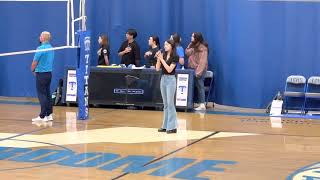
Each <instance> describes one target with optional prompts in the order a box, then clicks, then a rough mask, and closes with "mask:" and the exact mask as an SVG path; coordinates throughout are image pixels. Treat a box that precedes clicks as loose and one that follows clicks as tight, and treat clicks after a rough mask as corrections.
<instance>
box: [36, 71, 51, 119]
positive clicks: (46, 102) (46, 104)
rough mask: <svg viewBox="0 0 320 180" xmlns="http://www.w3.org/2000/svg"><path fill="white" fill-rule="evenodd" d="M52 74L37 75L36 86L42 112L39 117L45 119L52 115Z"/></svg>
mask: <svg viewBox="0 0 320 180" xmlns="http://www.w3.org/2000/svg"><path fill="white" fill-rule="evenodd" d="M51 77H52V75H51V72H45V73H36V86H37V94H38V98H39V102H40V105H41V112H40V114H39V116H40V117H41V118H44V117H45V116H49V115H50V114H51V113H52V102H51V93H50V83H51Z"/></svg>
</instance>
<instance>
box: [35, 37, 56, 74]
mask: <svg viewBox="0 0 320 180" xmlns="http://www.w3.org/2000/svg"><path fill="white" fill-rule="evenodd" d="M48 48H52V46H51V44H50V43H49V42H45V43H42V44H41V46H39V47H38V48H37V50H40V49H48ZM53 59H54V51H42V52H36V54H35V55H34V58H33V60H34V61H38V65H37V67H36V69H35V72H51V71H52V65H53Z"/></svg>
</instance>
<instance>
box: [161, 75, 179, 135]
mask: <svg viewBox="0 0 320 180" xmlns="http://www.w3.org/2000/svg"><path fill="white" fill-rule="evenodd" d="M176 87H177V80H176V76H175V75H162V76H161V81H160V90H161V95H162V100H163V106H164V107H163V111H164V117H163V124H162V128H163V129H166V130H167V131H168V130H172V129H176V128H177V112H176V106H175V104H174V97H175V96H174V95H175V93H176Z"/></svg>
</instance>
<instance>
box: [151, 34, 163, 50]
mask: <svg viewBox="0 0 320 180" xmlns="http://www.w3.org/2000/svg"><path fill="white" fill-rule="evenodd" d="M151 38H152V40H153V41H154V42H155V43H156V45H157V46H158V48H159V49H160V48H161V46H160V40H159V37H158V36H155V35H153V36H151Z"/></svg>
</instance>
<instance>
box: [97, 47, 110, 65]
mask: <svg viewBox="0 0 320 180" xmlns="http://www.w3.org/2000/svg"><path fill="white" fill-rule="evenodd" d="M98 55H99V58H98V65H106V62H105V60H104V56H108V59H109V57H110V51H109V47H108V46H101V47H100V49H99V51H98Z"/></svg>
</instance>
